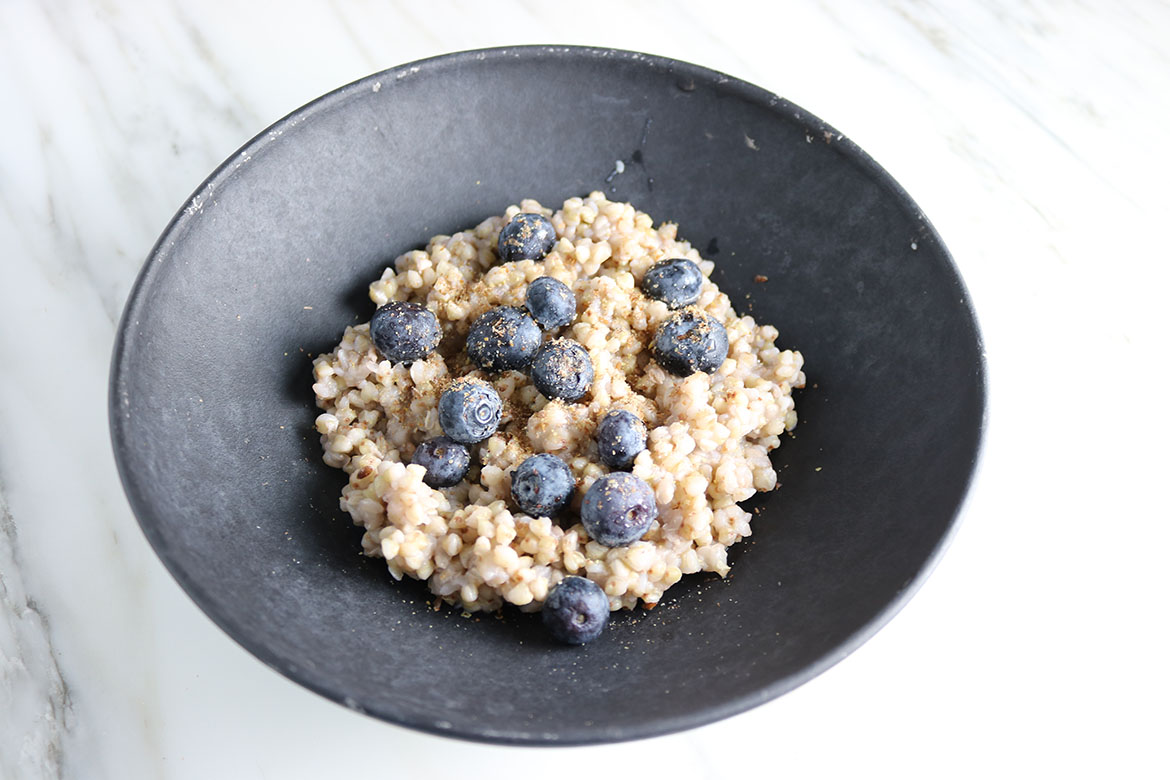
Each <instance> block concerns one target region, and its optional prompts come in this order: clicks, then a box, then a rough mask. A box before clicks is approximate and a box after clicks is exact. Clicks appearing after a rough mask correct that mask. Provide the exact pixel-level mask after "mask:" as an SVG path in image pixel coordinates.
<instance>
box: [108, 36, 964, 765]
mask: <svg viewBox="0 0 1170 780" xmlns="http://www.w3.org/2000/svg"><path fill="white" fill-rule="evenodd" d="M617 160H622V161H624V168H625V169H624V172H622V173H620V174H616V173H615V168H616V167H617V166H615V161H617ZM594 189H603V190H605V191H606V192H607V193H610V197H612V198H616V199H621V200H629V201H632V202H633V203H634V204H635V205H636V206H637V207H639V208H640V209H642V210H644V211H647V212H649V213H650V214H651V215H652V216H653V217H654V218H655V219H656V220H673V221H676V222H678V223H679V224H680V225H681V230H680V234H681V235H682V236H683V237H685V238H687V239H689V240H690V241H691V242H692V243H693V244H694V245H695V246H697V247H698V248H699V249H700V251H702V252H703V253H704V255H705V256H707V257H710V258H712V259H714V260H715V261H716V263H717V270H716V272H715V278H716V281H718V282H719V284H720V285H721V286H722V288H723V289H724V290H725V291H726V292H727V293H728V294H729V295H730V296H731V298H732V300H733V302H734V303H735V305H736V307H737V309H738V310H740V311H741V312H750V313H752V314H753V315H754V316H755V317H756V318H757V320H758V321H760V322H764V323H771V324H774V325H775V326H777V327H778V328H779V330H780V334H781V338H780V342H781V344H782V345H783V346H787V347H793V348H798V349H800V350H802V351H803V352H804V355H805V358H806V360H807V369H808V376H809V382H810V384H809V387H808V388H807V389H805V390H804V391H802V392H800V393H798V396H797V409H798V411H799V413H800V415H801V418H802V422H801V424H800V425H799V426H798V427H797V429H796V435H795V437H793V438H791V439H786V440H785V441H784V444H783V446H782V447H781V448H780V449H779V450H778V451H777V452H776V454H775V463H776V465H777V468H778V469H779V470H780V479H781V482H782V485H783V487H782V488H781V489H780V490H779V491H777V492H774V493H771V494H767V495H765V496H758V497H757V498H756V499H754V500H753V502H751V507H752V508H758V509H759V515H758V517H757V518H756V519H755V522H754V523H753V528H754V531H755V533H754V535H753V536H752V537H751V539H750V540H748V541H745V542H743V543H741V544H739V545H736V546H735V547H734V548H732V554H731V559H732V561H733V564H732V574H731V576H730V577H729V578H728V579H727V580H726V581H724V580H720V579H719V578H717V577H713V576H706V577H704V576H700V575H694V576H690V577H687V578H684V580H683V582H681V583H680V584H679V585H677V586H676V587H675V588H674V589H672V590H671V591H670V592H669V593H668V594H667V598H666V599H664V600H663V602H662V604H661V606H659V608H658V609H656V610H654V611H652V612H646V611H642V610H639V611H637V612H635V613H625V614H621V615H615V618H614V620H613V622H612V624H611V627H610V629H609V630H608V631H607V632H606V634H605V635H604V636H603V637H602V638H601V639H599V640H598V641H596V642H595V643H593V644H591V645H589V646H587V647H583V648H569V647H562V646H557V645H554V644H552V643H551V642H550V641H549V640H548V639H547V638H546V637H545V634H544V632H543V630H542V627H541V626H540V624H539V619H538V616H535V615H524V614H520V613H519V612H517V611H515V610H512V611H506V612H505V613H503V616H502V618H500V619H497V618H495V617H492V616H487V617H480V618H478V619H468V618H465V617H462V616H461V614H460V613H459V612H458V611H454V610H451V609H449V608H443V609H439V610H434V609H432V607H431V599H430V598H429V597H428V594H427V592H426V589H425V588H424V587H423V586H422V585H421V584H419V583H416V582H412V581H406V582H402V583H396V582H395V581H394V580H393V579H392V578H391V577H390V575H389V574H388V573H387V571H386V569H385V566H384V564H383V563H382V562H381V561H379V560H373V559H366V558H363V557H362V556H360V555H359V550H360V547H359V539H360V536H361V533H360V531H359V530H358V529H356V528H354V527H353V526H352V525H351V523H350V520H349V517H348V516H346V515H344V514H343V513H342V512H341V511H340V510H339V509H338V503H337V502H338V496H339V495H340V490H341V486H342V485H343V483H344V475H343V474H341V473H340V472H338V471H334V470H332V469H330V468H327V467H326V466H325V465H324V464H323V463H322V462H321V453H320V450H319V447H318V441H317V436H316V434H315V433H314V431H313V428H312V425H313V419H314V417H315V415H316V410H315V408H314V405H313V395H312V391H311V389H310V384H311V381H312V380H311V373H310V358H311V356H313V355H315V354H317V353H318V352H322V351H328V350H329V349H331V348H332V346H333V345H334V344H335V343H336V342H337V341H338V339H339V338H340V336H341V332H342V330H343V329H344V327H345V325H346V324H348V323H353V322H357V321H359V320H365V319H367V318H368V317H369V315H370V314H371V312H372V310H373V306H372V304H371V303H370V302H369V300H368V299H367V298H366V295H365V290H366V285H367V284H368V282H369V281H371V280H372V279H374V278H376V277H377V276H378V275H379V274H380V272H381V270H382V269H383V268H384V267H385V266H386V265H387V264H388V263H389V262H390V261H391V260H392V259H393V258H394V257H395V256H396V255H398V254H400V253H402V252H404V251H406V250H409V249H412V248H417V247H419V246H420V245H422V244H423V243H425V241H426V240H427V239H428V238H429V237H430V236H431V235H433V234H435V233H441V232H448V233H449V232H452V231H454V230H456V229H459V228H462V227H466V226H471V225H474V224H476V223H478V222H479V221H480V220H482V219H483V218H484V217H486V216H489V215H492V214H499V213H501V212H502V211H503V209H504V208H505V207H506V206H507V205H509V204H511V203H515V202H518V200H519V199H521V198H523V197H534V198H537V199H539V200H541V201H542V202H543V203H545V204H546V205H553V206H556V205H559V203H560V202H561V201H562V200H563V199H564V198H566V197H570V196H574V195H584V194H586V193H588V192H589V191H591V190H594ZM758 276H767V277H768V281H767V282H762V281H759V280H757V277H758ZM984 398H985V386H984V368H983V359H982V350H981V345H980V337H979V332H978V329H977V326H976V324H975V319H974V315H973V312H972V310H971V306H970V303H969V301H968V298H967V293H966V291H965V290H964V288H963V284H962V281H961V280H960V278H959V275H958V273H957V271H956V270H955V266H954V264H953V263H952V261H951V259H950V257H949V255H948V253H947V251H946V249H945V248H944V247H943V244H942V241H941V240H940V239H939V237H938V235H937V234H936V233H935V232H934V230H933V229H932V228H931V226H930V224H929V223H928V222H927V220H926V218H925V217H924V216H923V215H922V213H921V212H920V211H919V210H918V208H917V207H916V206H915V205H914V203H913V202H912V201H911V200H910V198H909V196H907V195H906V193H905V192H904V191H903V190H902V189H901V188H900V187H899V186H898V184H897V183H895V182H894V181H893V180H892V179H891V178H890V176H889V175H888V174H886V173H885V172H884V171H883V170H882V169H881V168H880V167H879V166H878V165H877V164H876V163H875V162H873V160H871V159H870V158H869V157H867V156H866V155H865V154H864V153H863V152H862V151H861V150H860V149H858V147H857V146H855V145H854V144H853V143H851V142H850V141H849V140H848V139H846V138H843V137H842V136H841V135H840V134H839V133H837V132H836V131H834V130H833V129H832V128H831V127H829V126H827V125H825V124H824V123H823V122H821V121H820V120H819V119H817V118H816V117H814V116H812V115H811V114H809V113H808V112H807V111H805V110H803V109H801V108H799V107H797V106H794V105H792V104H791V103H789V102H787V101H785V100H783V99H781V98H778V97H776V96H775V95H772V94H770V93H768V92H765V91H763V90H761V89H759V88H757V87H754V86H751V85H750V84H746V83H744V82H742V81H737V80H736V79H733V78H729V77H727V76H724V75H721V74H719V73H715V72H712V71H710V70H706V69H703V68H700V67H696V66H694V65H688V64H685V63H681V62H675V61H672V60H666V59H662V58H658V57H649V56H645V55H641V54H633V53H629V52H620V51H610V50H599V49H581V48H548V47H540V48H517V49H496V50H489V51H479V52H463V53H459V54H452V55H448V56H444V57H438V58H436V59H432V60H425V61H422V62H418V63H415V64H412V65H404V66H402V67H399V68H394V69H392V70H388V71H385V72H383V73H379V74H376V75H373V76H370V77H368V78H365V79H362V80H361V81H358V82H356V83H354V84H350V85H349V86H346V87H343V88H342V89H339V90H337V91H336V92H333V93H331V94H329V95H327V96H325V97H323V98H321V99H320V100H317V101H315V102H313V103H311V104H309V105H308V106H306V107H304V108H302V109H300V110H298V111H296V112H294V113H293V114H291V115H290V116H288V117H286V118H285V119H282V120H281V121H279V122H277V123H276V124H275V125H273V126H272V127H271V128H270V129H269V130H267V131H265V132H263V133H261V134H260V135H259V136H257V137H256V138H255V139H253V140H252V141H251V142H249V143H248V144H247V145H246V146H244V148H243V149H241V150H240V151H239V152H237V153H236V154H235V155H233V156H232V157H231V158H230V159H229V160H228V161H227V162H225V163H224V164H223V165H222V166H221V167H220V168H219V169H218V170H217V171H215V173H213V174H212V175H211V177H210V178H209V179H208V180H207V181H206V182H205V183H204V184H203V186H201V187H200V188H199V190H198V192H197V194H195V195H194V197H192V198H191V200H190V202H189V203H187V204H186V205H185V207H184V208H182V209H181V210H180V211H179V213H178V214H177V215H176V217H175V218H174V220H173V221H172V222H171V224H170V225H169V226H168V227H167V229H166V231H165V232H164V233H163V235H162V237H161V238H160V239H159V242H158V245H157V246H156V247H155V249H154V251H153V252H152V253H151V256H150V258H149V259H148V261H147V263H146V265H145V267H144V268H143V270H142V273H141V275H140V276H139V278H138V282H137V284H136V285H135V287H134V290H133V292H132V293H131V295H130V300H129V302H128V304H127V306H126V311H125V314H124V315H123V318H122V323H121V329H120V332H119V338H118V342H117V344H116V346H115V349H114V358H113V373H112V380H111V396H110V419H111V429H112V434H113V441H114V450H115V453H116V456H117V461H118V467H119V469H120V472H121V476H122V480H123V483H124V486H125V489H126V493H127V495H128V496H129V499H130V503H131V506H132V507H133V509H134V512H135V513H136V515H137V516H138V519H139V522H140V523H141V525H142V528H143V531H144V532H145V534H146V536H147V538H148V539H149V540H150V542H151V544H152V545H153V546H154V548H155V550H156V551H157V553H158V555H159V557H160V558H161V559H162V560H163V562H164V563H165V564H166V566H167V567H168V568H169V569H170V571H171V573H172V574H173V575H174V576H175V578H176V579H177V580H178V581H179V583H180V584H181V585H182V587H183V588H184V589H185V590H186V591H187V592H188V593H189V594H190V595H191V597H192V598H193V599H194V600H195V601H196V603H198V604H199V606H200V607H201V608H202V609H203V610H204V611H205V612H206V613H207V614H208V615H209V616H210V617H211V618H212V619H213V620H214V621H215V622H216V623H218V624H219V625H220V626H221V627H222V628H223V629H224V630H225V631H226V632H227V633H228V634H229V635H231V636H232V637H233V638H234V639H236V641H238V642H239V643H240V644H242V645H243V646H244V647H246V648H247V649H248V650H250V651H251V652H252V653H254V654H255V655H256V656H257V657H258V658H260V659H261V660H262V661H264V662H265V663H267V664H269V665H270V666H272V667H273V668H274V669H276V670H278V671H280V672H281V673H283V674H285V675H287V676H288V677H290V678H291V679H293V680H296V681H297V682H299V683H301V684H303V685H305V686H306V687H308V688H310V689H312V690H314V691H317V692H318V693H320V694H322V695H324V696H327V697H329V698H330V699H333V700H334V701H337V702H341V703H344V704H345V705H347V706H349V707H351V708H353V709H356V710H359V711H362V712H366V713H369V714H370V715H374V716H376V717H379V718H384V719H385V720H388V721H392V722H394V723H400V724H403V725H406V726H411V727H414V728H419V729H423V730H425V731H430V732H434V733H441V734H450V735H457V736H461V737H467V738H471V739H479V740H486V741H493V742H512V743H528V744H550V743H589V742H606V741H613V740H622V739H633V738H638V737H646V736H650V735H655V734H662V733H665V732H670V731H674V730H678V729H684V728H688V727H691V726H696V725H699V724H702V723H706V722H709V721H712V720H715V719H717V718H722V717H725V716H727V715H731V714H733V713H736V712H739V711H741V710H745V709H747V708H749V707H752V706H754V705H757V704H760V703H761V702H764V701H767V700H768V699H771V698H773V697H775V696H779V695H780V694H782V693H784V692H786V691H789V690H791V689H792V688H794V687H796V686H798V685H800V684H801V683H803V682H804V681H806V680H808V679H810V678H811V677H813V676H814V675H816V674H818V673H820V672H821V671H823V670H825V669H826V668H828V667H829V666H831V665H832V664H834V663H835V662H837V661H838V660H840V659H841V658H843V657H844V656H845V655H846V654H848V653H849V652H850V651H851V650H853V649H854V648H856V647H857V646H858V645H859V644H861V643H862V642H863V641H864V640H865V639H866V638H868V637H869V636H870V635H872V634H873V633H874V632H875V631H877V629H878V628H879V627H880V626H881V625H882V624H883V623H885V622H886V621H887V620H889V619H890V617H891V616H893V615H894V613H895V612H897V610H898V609H899V608H900V607H901V606H902V605H903V604H904V603H905V602H906V600H907V599H908V598H909V597H910V595H911V594H912V593H913V592H914V590H915V589H916V588H917V587H918V586H919V584H921V582H922V580H923V578H924V577H925V576H926V574H927V572H928V571H929V569H930V568H931V567H932V565H933V564H934V563H935V561H936V559H937V558H938V556H939V554H940V551H941V550H942V549H943V547H944V546H945V544H946V542H947V540H948V538H949V537H950V535H951V533H952V531H953V529H954V524H955V516H956V512H957V511H958V509H959V506H960V503H961V502H962V499H963V496H964V494H965V492H966V490H967V486H968V483H969V481H970V478H971V474H972V470H973V468H974V464H975V460H976V456H977V453H978V449H979V443H980V438H981V433H982V428H983V420H984V408H985V403H984ZM781 583H783V584H781Z"/></svg>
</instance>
